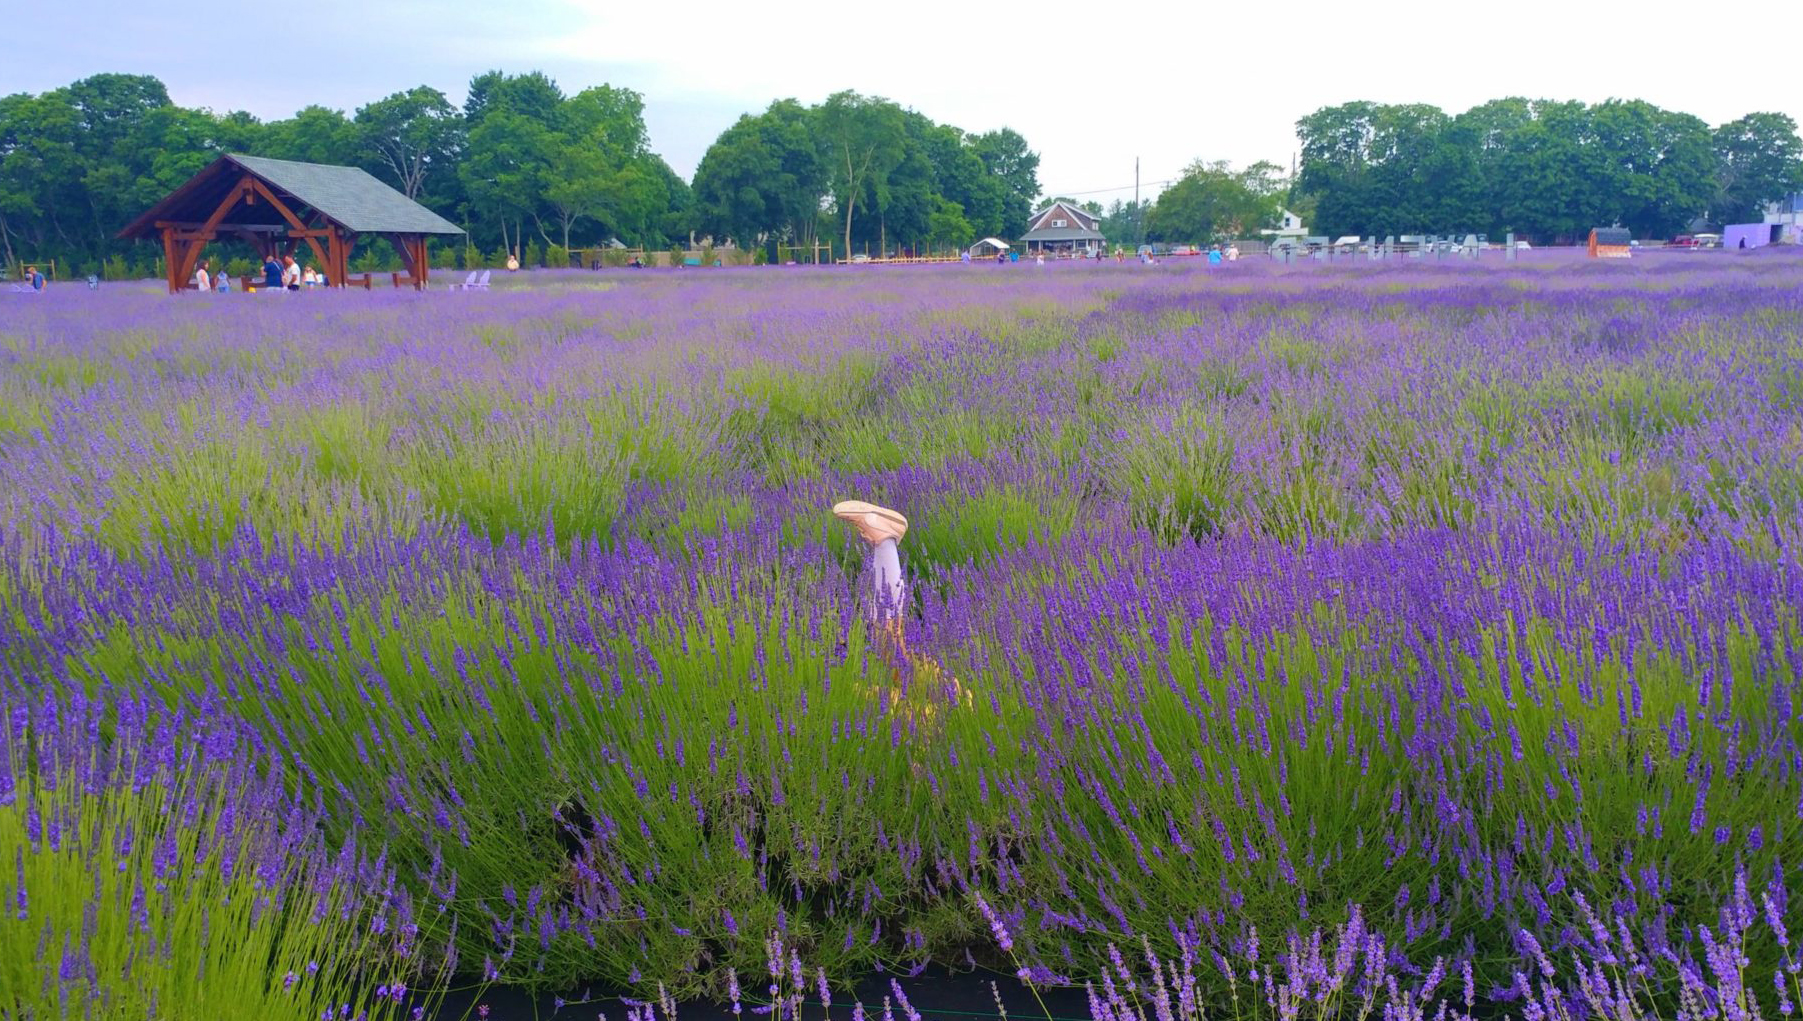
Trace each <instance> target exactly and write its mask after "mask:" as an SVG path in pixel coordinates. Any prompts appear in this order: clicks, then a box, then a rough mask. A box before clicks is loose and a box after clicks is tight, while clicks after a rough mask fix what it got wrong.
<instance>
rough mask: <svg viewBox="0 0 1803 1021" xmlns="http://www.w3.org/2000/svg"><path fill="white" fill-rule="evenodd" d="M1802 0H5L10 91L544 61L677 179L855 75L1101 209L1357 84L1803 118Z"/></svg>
mask: <svg viewBox="0 0 1803 1021" xmlns="http://www.w3.org/2000/svg"><path fill="white" fill-rule="evenodd" d="M1796 11H1797V9H1796V7H1795V6H1793V4H1789V3H1781V2H1779V0H1720V2H1717V3H1712V4H1697V3H1694V2H1690V3H1685V4H1683V5H1682V6H1680V5H1678V4H1676V3H1668V2H1664V0H1645V2H1640V3H1633V4H1629V3H1620V2H1594V0H1557V2H1554V0H1516V2H1513V3H1500V4H1469V3H1466V4H1458V3H1447V2H1443V0H1442V2H1426V0H1390V2H1383V3H1348V2H1342V3H1322V2H1318V0H1300V2H1292V3H1232V2H1219V0H1214V2H1207V0H1195V2H1182V0H1176V2H1164V0H1148V2H1143V3H1127V4H1096V3H1091V4H1070V5H1057V4H1028V3H1014V2H997V0H963V2H956V3H954V2H946V0H910V2H904V3H881V4H861V3H855V2H848V0H837V2H821V0H797V2H789V3H758V2H754V0H737V2H723V0H688V2H684V0H662V2H660V0H650V2H645V0H516V2H511V3H510V2H506V0H502V2H499V3H487V4H477V3H472V2H469V0H355V2H352V0H297V2H284V0H277V2H272V3H258V2H252V3H249V4H230V3H227V4H223V5H221V4H207V3H200V4H191V5H183V6H177V7H174V8H158V7H155V6H154V5H151V6H146V5H144V4H143V3H141V2H138V0H131V2H123V0H97V2H91V3H87V4H73V3H39V4H35V5H32V6H27V7H13V8H9V9H8V11H7V13H6V15H5V28H4V29H0V93H7V92H18V91H31V92H38V91H43V90H45V89H49V88H53V87H55V86H58V85H62V84H66V83H68V82H70V81H73V80H75V79H76V78H79V77H82V76H85V75H89V74H94V73H98V72H102V71H129V72H137V73H148V74H154V75H156V76H158V77H159V78H161V79H163V81H164V82H165V83H166V84H167V85H168V86H169V91H170V94H171V96H172V97H173V98H174V99H175V101H176V102H178V103H183V104H187V105H192V106H205V107H211V108H212V109H214V110H218V111H224V110H230V109H244V110H249V111H250V112H252V113H254V114H256V115H258V116H260V117H263V118H266V119H268V118H277V117H282V116H286V115H288V114H291V113H293V112H294V111H295V110H296V109H298V108H300V107H301V106H304V105H306V104H308V103H321V104H324V105H327V106H334V107H340V108H345V109H350V108H354V107H355V106H356V105H358V104H360V103H363V102H368V101H370V100H372V99H376V98H380V97H381V96H383V95H386V94H388V93H390V92H394V91H397V90H399V89H402V88H407V87H410V86H412V85H416V84H421V83H424V84H428V85H432V86H434V87H436V88H439V89H442V90H443V91H444V92H445V93H446V94H448V95H449V96H450V97H451V98H452V99H453V101H458V102H461V100H462V98H463V93H464V88H465V86H466V85H467V83H468V81H469V79H470V77H471V76H472V75H474V74H476V73H478V72H481V71H483V70H487V69H490V68H500V69H502V70H506V71H510V72H518V71H526V70H532V69H535V68H536V69H542V70H544V71H546V72H548V73H550V74H551V75H552V76H553V77H555V78H556V79H557V80H558V82H559V84H561V85H562V86H563V87H564V89H565V90H566V91H569V92H574V91H577V90H579V89H581V88H583V87H585V86H587V85H592V84H599V83H602V82H606V83H609V84H613V85H624V86H627V87H629V88H633V89H636V90H638V91H639V92H641V93H643V94H644V96H645V108H646V122H647V126H648V127H649V129H650V133H651V141H652V146H653V148H654V149H656V150H657V151H659V152H661V153H662V154H663V155H664V157H665V158H666V159H668V160H669V161H670V164H671V166H672V167H674V168H675V169H676V171H677V172H678V173H680V174H682V175H683V176H685V177H687V176H689V175H690V174H692V173H693V171H694V169H695V164H696V163H697V162H698V161H699V160H700V158H701V154H702V153H703V152H704V151H705V150H706V149H707V146H708V144H709V143H710V142H712V141H713V139H714V137H715V136H716V135H718V134H719V133H720V131H721V130H723V129H724V128H726V127H727V126H728V125H729V124H731V123H732V122H733V121H734V120H735V119H736V118H737V117H738V116H739V114H741V113H745V112H748V111H756V110H761V109H763V108H764V107H765V106H766V105H768V104H769V102H770V101H771V100H772V99H776V98H780V97H784V96H793V97H796V98H798V99H801V100H803V101H806V102H813V101H817V100H819V99H821V98H822V97H824V96H826V95H827V94H829V93H831V92H834V91H837V90H839V89H842V88H855V89H857V90H858V91H860V92H865V93H874V94H878V95H883V96H887V97H888V98H890V99H893V100H895V101H897V102H899V103H901V104H902V105H904V106H910V107H913V108H914V109H917V110H919V111H921V112H922V113H924V114H926V115H927V116H929V117H932V118H933V119H935V120H938V121H941V122H947V123H952V124H956V125H958V126H959V127H962V128H965V129H966V130H970V131H982V130H986V129H988V128H992V127H999V126H1003V125H1007V126H1009V127H1013V128H1014V129H1016V130H1017V131H1019V132H1021V134H1023V135H1025V136H1026V138H1027V141H1028V143H1029V144H1030V145H1031V146H1032V147H1033V148H1034V149H1036V150H1037V151H1038V152H1039V153H1040V155H1041V163H1040V184H1041V186H1042V187H1043V188H1044V190H1045V191H1046V192H1047V193H1048V194H1053V193H1057V194H1071V193H1084V194H1085V196H1086V197H1093V198H1096V199H1098V200H1100V201H1103V202H1107V201H1109V200H1111V199H1114V198H1121V197H1130V196H1131V195H1132V184H1133V160H1134V157H1135V156H1138V157H1140V159H1141V163H1142V168H1141V178H1142V180H1143V181H1145V182H1156V181H1160V180H1163V179H1167V178H1170V177H1173V176H1175V175H1176V174H1177V173H1178V172H1179V171H1181V169H1182V168H1183V166H1184V165H1185V164H1186V163H1188V162H1189V161H1190V160H1192V159H1196V158H1205V159H1228V160H1232V161H1233V162H1235V163H1237V164H1244V163H1249V162H1251V161H1253V160H1257V159H1269V160H1272V161H1273V162H1277V163H1280V164H1282V165H1284V166H1286V167H1287V166H1288V165H1289V162H1290V158H1291V155H1292V153H1293V151H1294V149H1295V137H1294V124H1295V121H1296V119H1297V118H1298V117H1300V116H1302V115H1304V114H1306V113H1309V112H1310V111H1312V110H1314V109H1316V108H1318V107H1321V106H1324V105H1328V104H1332V103H1338V102H1344V101H1347V100H1352V99H1371V100H1376V101H1380V102H1427V103H1433V104H1435V105H1438V106H1440V107H1442V108H1444V109H1446V110H1448V111H1449V112H1455V113H1456V112H1458V111H1460V110H1463V109H1465V108H1467V107H1469V106H1472V105H1475V104H1477V103H1480V102H1483V101H1485V100H1487V99H1493V98H1497V97H1501V96H1507V95H1525V96H1529V97H1533V98H1541V97H1545V98H1556V99H1582V100H1585V101H1589V102H1594V101H1598V100H1602V99H1606V98H1609V97H1612V96H1613V97H1621V98H1638V99H1645V100H1648V101H1650V102H1653V103H1656V104H1658V105H1660V106H1664V107H1668V108H1671V109H1676V110H1683V111H1686V112H1689V113H1694V114H1696V115H1697V116H1699V117H1702V118H1703V119H1704V120H1706V121H1708V122H1710V123H1711V124H1717V123H1720V122H1722V121H1725V120H1731V119H1733V118H1735V117H1738V116H1740V115H1741V114H1744V113H1747V112H1750V111H1753V110H1777V111H1780V112H1784V113H1788V114H1790V115H1791V116H1792V117H1794V118H1797V119H1798V120H1799V121H1803V54H1800V52H1799V50H1798V48H1797V45H1798V44H1797V40H1798V38H1799V36H1798V31H1799V27H1798V26H1799V24H1800V23H1803V15H1799V14H1798V13H1797V12H1796ZM309 53H321V54H324V56H322V57H320V58H317V59H309V58H308V57H307V56H306V55H307V54H309ZM1103 189H1110V190H1106V191H1104V190H1103ZM1156 190H1157V189H1156V187H1155V186H1148V187H1147V188H1146V191H1147V193H1151V192H1154V191H1156Z"/></svg>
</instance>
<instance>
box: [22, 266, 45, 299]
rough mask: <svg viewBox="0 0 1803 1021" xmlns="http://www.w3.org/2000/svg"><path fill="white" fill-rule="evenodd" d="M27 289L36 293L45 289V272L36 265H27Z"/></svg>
mask: <svg viewBox="0 0 1803 1021" xmlns="http://www.w3.org/2000/svg"><path fill="white" fill-rule="evenodd" d="M25 289H26V290H28V291H32V292H34V293H42V292H43V290H44V274H43V273H41V272H39V271H38V268H37V267H36V266H27V267H25Z"/></svg>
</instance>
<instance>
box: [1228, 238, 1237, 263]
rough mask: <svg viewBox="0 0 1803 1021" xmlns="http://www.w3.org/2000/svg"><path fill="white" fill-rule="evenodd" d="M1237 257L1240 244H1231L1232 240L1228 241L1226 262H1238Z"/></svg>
mask: <svg viewBox="0 0 1803 1021" xmlns="http://www.w3.org/2000/svg"><path fill="white" fill-rule="evenodd" d="M1239 258H1240V246H1239V245H1236V244H1233V243H1232V242H1229V243H1228V245H1227V261H1228V262H1238V261H1239Z"/></svg>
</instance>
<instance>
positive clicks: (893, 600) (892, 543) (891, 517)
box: [833, 500, 972, 723]
mask: <svg viewBox="0 0 1803 1021" xmlns="http://www.w3.org/2000/svg"><path fill="white" fill-rule="evenodd" d="M833 514H834V516H836V517H838V518H839V519H841V520H843V521H849V522H851V524H852V525H853V526H854V527H856V528H857V530H858V537H859V538H861V539H863V540H864V541H865V542H866V543H868V544H869V545H870V577H871V618H872V620H873V621H874V622H875V623H876V625H877V634H878V641H879V642H880V643H881V646H882V648H883V650H884V654H885V656H886V658H888V659H889V665H890V666H891V667H892V668H893V669H894V671H895V675H896V676H895V683H894V685H893V686H892V687H891V688H890V689H889V696H888V698H889V706H890V708H891V709H897V710H899V711H900V712H901V714H902V716H903V717H904V719H907V720H910V721H913V720H916V719H918V720H919V722H922V723H926V722H928V721H930V720H932V718H933V716H934V710H935V708H936V706H935V705H934V702H933V699H932V697H931V693H932V692H933V691H934V690H935V688H936V687H943V688H945V689H949V693H950V695H951V697H952V700H953V702H954V703H955V704H961V705H967V706H968V705H970V704H971V702H972V699H971V694H970V692H969V691H967V690H966V689H965V688H964V686H963V685H961V684H959V683H958V679H957V678H956V677H950V676H948V675H946V673H945V671H944V668H942V667H941V666H940V665H939V664H938V663H937V662H935V661H933V660H931V659H929V658H927V657H925V656H914V655H911V654H910V653H909V652H908V645H907V639H906V637H905V632H904V629H903V627H902V607H903V605H904V602H905V600H906V598H907V587H906V585H905V584H904V582H903V581H902V570H901V540H902V537H903V536H905V535H907V534H908V519H907V518H906V517H903V516H902V514H901V512H899V511H895V510H891V509H889V508H888V507H880V506H878V505H876V504H874V503H866V502H864V501H863V500H842V501H840V502H839V503H836V504H834V505H833ZM904 667H906V668H907V669H908V670H909V671H911V673H912V676H913V677H914V678H915V680H916V681H917V682H923V683H917V684H916V685H913V686H907V685H904V684H903V683H902V671H903V668H904ZM910 693H911V694H912V698H910V697H909V696H910ZM904 699H907V700H908V701H912V702H916V703H918V704H916V705H912V706H909V707H907V708H902V706H901V703H902V702H903V701H904Z"/></svg>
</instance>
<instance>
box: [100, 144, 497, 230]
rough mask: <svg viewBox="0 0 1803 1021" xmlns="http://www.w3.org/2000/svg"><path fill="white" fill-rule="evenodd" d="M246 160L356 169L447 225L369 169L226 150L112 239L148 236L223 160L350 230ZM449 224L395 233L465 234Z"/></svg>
mask: <svg viewBox="0 0 1803 1021" xmlns="http://www.w3.org/2000/svg"><path fill="white" fill-rule="evenodd" d="M246 159H255V160H266V161H267V162H270V163H285V164H288V165H289V166H296V167H308V166H312V167H332V166H336V167H341V168H342V169H347V170H357V171H360V172H362V173H363V174H364V175H365V176H367V177H369V178H370V180H372V181H375V182H376V183H377V184H380V185H382V186H383V187H384V188H387V189H388V190H390V191H393V192H394V193H395V194H396V195H400V196H401V198H402V199H403V200H405V201H407V202H411V203H413V204H414V205H416V206H419V207H420V208H421V209H425V210H426V212H428V213H432V215H434V216H438V218H439V219H441V220H444V222H445V223H447V224H451V221H449V220H445V218H444V217H443V216H440V215H439V214H437V213H434V212H433V211H432V210H431V209H429V208H427V207H426V206H425V205H424V204H423V203H421V202H419V200H417V199H410V198H407V196H405V195H401V193H400V192H399V191H396V190H395V188H394V187H393V186H391V185H389V184H388V183H386V182H385V181H383V180H382V179H381V178H379V177H376V176H375V175H374V174H371V173H370V172H369V171H367V170H363V169H362V168H361V167H349V166H345V165H343V164H331V163H308V162H306V161H305V160H281V159H276V158H274V157H272V156H251V155H250V154H248V153H233V152H228V153H220V154H219V156H218V157H216V158H215V159H214V160H213V162H211V163H208V164H207V165H206V166H204V167H202V168H200V170H199V171H197V172H196V173H195V174H194V176H193V177H190V178H188V180H186V181H184V182H183V183H182V184H181V185H180V186H179V187H177V188H176V189H175V190H174V191H172V192H170V193H169V194H167V195H165V196H163V198H162V199H161V200H160V201H158V202H157V203H156V204H155V205H153V206H151V207H150V208H149V209H147V210H145V211H144V213H143V215H141V216H139V217H138V218H137V219H135V220H133V221H132V222H131V223H129V224H127V225H126V227H125V229H124V230H121V231H120V232H119V233H118V234H115V235H114V238H115V239H116V240H128V239H136V238H141V237H148V236H150V235H151V234H153V233H154V231H153V225H154V224H155V223H156V221H157V220H160V219H163V218H164V217H161V216H159V215H157V214H158V213H160V212H161V211H162V210H163V208H164V207H166V206H170V205H174V204H176V203H177V202H178V200H180V199H183V198H186V197H187V196H188V195H189V194H190V192H192V191H193V190H195V189H197V188H199V187H200V186H201V185H203V184H205V183H206V182H207V181H210V180H212V179H213V178H214V177H215V176H217V170H218V168H219V167H221V166H223V165H225V164H227V163H229V164H231V165H232V166H235V167H237V168H238V169H239V170H241V171H243V172H244V173H246V174H249V175H251V176H252V177H255V178H256V179H257V180H258V181H261V182H262V183H263V186H264V187H265V188H268V189H270V190H271V191H274V192H276V193H278V194H281V195H284V196H287V198H288V200H289V201H291V202H296V203H299V204H301V205H304V206H306V207H307V208H308V209H311V210H312V211H313V213H314V214H315V215H317V216H319V217H320V218H321V219H323V220H325V221H326V222H327V223H329V224H331V225H332V226H334V227H336V228H338V229H339V230H344V231H349V230H350V228H349V227H346V226H345V224H344V222H343V221H342V220H339V219H337V218H335V217H333V216H331V215H329V214H328V213H326V212H325V210H323V209H318V208H316V207H314V206H313V205H312V204H310V203H307V202H304V201H303V200H302V199H301V198H300V197H299V196H297V195H295V194H294V193H293V192H291V191H289V190H288V189H286V188H283V187H282V186H280V185H278V184H276V183H275V182H274V181H271V180H268V179H267V178H265V177H264V176H263V175H262V174H259V173H257V171H256V170H255V169H253V168H252V167H251V166H249V165H248V164H246V163H245V162H244V160H246ZM451 226H452V228H453V232H446V231H436V230H410V231H400V232H398V233H403V234H419V235H421V236H422V237H461V236H465V235H466V234H467V232H466V231H464V230H462V229H461V228H457V227H456V225H455V224H451ZM352 233H357V232H352ZM378 233H386V232H378Z"/></svg>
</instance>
